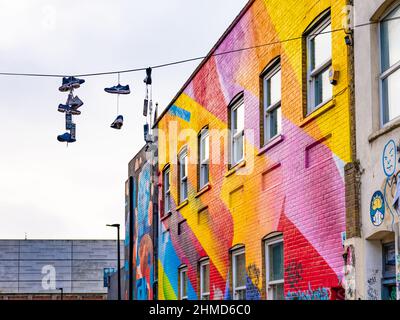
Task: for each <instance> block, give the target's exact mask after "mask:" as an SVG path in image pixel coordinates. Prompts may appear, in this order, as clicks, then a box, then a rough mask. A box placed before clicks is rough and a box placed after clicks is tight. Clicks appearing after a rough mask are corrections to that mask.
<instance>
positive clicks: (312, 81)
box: [307, 13, 332, 115]
mask: <svg viewBox="0 0 400 320" xmlns="http://www.w3.org/2000/svg"><path fill="white" fill-rule="evenodd" d="M328 25H331V27H332V21H331V15H330V13H329V14H327V16H325V17H324V18H322V19H321V20H320V21H319V22H317V23H316V24H315V25H314V26H313V27H312V29H311V31H310V32H309V35H308V36H307V115H309V114H311V113H313V112H314V111H315V110H317V109H319V108H320V107H321V106H323V105H324V104H325V103H327V102H328V101H329V100H331V99H332V97H330V98H329V99H327V100H325V101H322V102H321V103H319V104H316V101H315V91H316V78H317V77H318V76H319V75H321V74H323V73H324V72H325V71H326V70H328V69H329V68H330V67H331V66H332V52H331V56H330V58H329V59H328V60H326V61H325V62H323V63H322V64H321V65H319V66H314V69H311V68H312V67H311V59H312V54H311V42H312V40H314V38H315V37H316V36H318V35H319V34H320V32H321V31H322V30H324V29H325V28H326V27H327V26H328ZM331 40H332V37H331ZM321 85H322V84H321Z"/></svg>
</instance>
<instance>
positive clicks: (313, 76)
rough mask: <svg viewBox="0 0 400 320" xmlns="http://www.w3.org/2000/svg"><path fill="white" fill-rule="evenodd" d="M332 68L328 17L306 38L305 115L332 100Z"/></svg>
mask: <svg viewBox="0 0 400 320" xmlns="http://www.w3.org/2000/svg"><path fill="white" fill-rule="evenodd" d="M331 66H332V35H331V21H330V16H329V17H327V18H325V19H324V20H322V21H321V22H320V23H318V24H317V25H316V26H315V27H313V28H312V30H311V31H310V33H309V35H308V36H307V93H308V96H307V114H309V113H311V112H313V111H314V110H316V109H318V108H319V107H320V106H321V105H322V104H324V103H325V102H326V101H328V100H330V99H331V98H332V85H331V83H330V81H329V69H330V67H331Z"/></svg>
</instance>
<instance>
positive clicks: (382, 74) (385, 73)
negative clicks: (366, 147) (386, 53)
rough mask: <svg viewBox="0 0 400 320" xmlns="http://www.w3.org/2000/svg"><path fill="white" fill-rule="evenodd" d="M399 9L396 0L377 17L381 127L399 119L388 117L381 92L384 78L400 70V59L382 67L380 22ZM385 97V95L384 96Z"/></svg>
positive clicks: (399, 4)
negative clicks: (386, 66)
mask: <svg viewBox="0 0 400 320" xmlns="http://www.w3.org/2000/svg"><path fill="white" fill-rule="evenodd" d="M398 9H400V2H399V1H396V2H395V3H393V4H392V5H391V6H390V7H389V8H388V9H387V10H386V11H385V13H384V14H383V15H382V17H381V18H380V19H379V26H378V41H379V44H378V48H379V103H380V114H381V116H380V120H381V127H384V126H385V125H387V124H388V123H390V122H392V121H393V120H395V119H399V118H400V115H398V116H396V117H394V118H392V119H390V118H389V110H388V109H389V105H386V104H385V102H384V92H383V83H384V81H385V80H386V79H388V78H389V77H390V76H391V75H393V74H394V73H396V72H400V60H399V61H397V62H396V63H395V64H393V66H391V67H390V66H389V67H388V69H387V70H383V69H384V65H383V46H382V32H383V31H382V23H383V22H385V19H386V18H387V17H388V16H389V15H390V14H391V13H392V12H394V11H395V10H398ZM386 99H387V97H386Z"/></svg>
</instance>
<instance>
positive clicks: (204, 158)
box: [199, 128, 210, 190]
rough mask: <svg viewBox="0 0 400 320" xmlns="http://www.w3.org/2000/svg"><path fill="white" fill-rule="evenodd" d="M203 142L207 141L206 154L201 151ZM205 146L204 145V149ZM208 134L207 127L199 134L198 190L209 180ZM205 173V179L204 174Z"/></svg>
mask: <svg viewBox="0 0 400 320" xmlns="http://www.w3.org/2000/svg"><path fill="white" fill-rule="evenodd" d="M203 143H208V154H203V153H202V150H203V148H202V145H203ZM205 149H206V148H205V147H204V150H205ZM209 152H210V135H209V132H208V128H204V129H203V130H201V132H200V136H199V190H201V189H202V188H204V187H205V186H206V185H207V184H208V183H209V181H210V165H209V162H210V161H209V159H210V154H209ZM206 174H207V179H205V178H204V176H205V175H206Z"/></svg>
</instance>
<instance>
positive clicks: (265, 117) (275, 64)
mask: <svg viewBox="0 0 400 320" xmlns="http://www.w3.org/2000/svg"><path fill="white" fill-rule="evenodd" d="M278 72H281V83H280V92H279V94H280V99H279V101H277V102H275V103H273V104H270V105H268V103H267V99H268V92H267V91H268V86H267V82H268V81H270V80H271V79H272V78H273V77H274V76H275V75H276V74H277V73H278ZM261 77H262V94H263V101H262V124H263V129H264V130H263V131H264V132H263V133H262V134H263V136H262V137H263V146H265V145H266V144H268V142H270V141H271V140H273V139H274V138H276V137H277V136H279V135H280V134H281V133H282V116H281V120H280V122H281V123H280V125H279V124H278V125H277V127H278V129H277V133H276V134H275V135H274V136H270V131H271V123H270V122H271V118H270V116H269V115H270V114H271V113H272V112H274V111H275V110H277V109H281V115H282V66H281V60H280V57H277V58H275V59H274V60H273V61H272V62H270V63H269V65H268V66H267V67H266V68H265V71H264V72H263V73H262V74H261ZM277 121H278V119H277Z"/></svg>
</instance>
